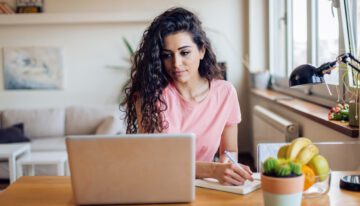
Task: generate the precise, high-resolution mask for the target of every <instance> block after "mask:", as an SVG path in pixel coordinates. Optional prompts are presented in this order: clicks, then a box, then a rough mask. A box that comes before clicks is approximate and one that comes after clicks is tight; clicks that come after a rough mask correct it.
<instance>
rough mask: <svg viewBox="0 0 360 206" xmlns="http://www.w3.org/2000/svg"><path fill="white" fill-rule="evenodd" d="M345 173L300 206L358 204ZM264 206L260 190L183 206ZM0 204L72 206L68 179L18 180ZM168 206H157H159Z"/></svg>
mask: <svg viewBox="0 0 360 206" xmlns="http://www.w3.org/2000/svg"><path fill="white" fill-rule="evenodd" d="M347 174H360V171H356V172H334V173H333V175H332V178H333V179H332V183H331V189H330V192H329V193H328V194H327V195H326V196H323V197H320V198H313V199H303V201H302V205H303V206H304V205H305V206H310V205H311V206H317V205H319V206H334V205H346V206H355V205H357V206H358V205H360V193H359V192H352V191H346V190H341V189H340V188H339V179H340V177H341V176H343V175H347ZM240 204H241V205H244V206H246V205H249V206H250V205H251V206H256V205H264V203H263V199H262V191H261V190H257V191H255V192H252V193H250V194H247V195H237V194H232V193H226V192H220V191H215V190H209V189H203V188H196V200H195V201H194V202H193V203H189V204H175V205H176V206H183V205H189V206H190V205H192V206H195V205H200V206H202V205H204V206H205V205H212V206H233V205H240ZM0 205H1V206H5V205H17V206H21V205H27V206H32V205H36V206H42V205H46V206H51V205H57V206H62V205H75V204H74V201H73V196H72V190H71V183H70V178H69V177H21V178H20V179H19V180H17V181H16V182H15V183H14V184H12V185H11V186H9V187H8V188H7V189H6V190H4V191H2V192H0ZM166 205H172V204H161V206H166Z"/></svg>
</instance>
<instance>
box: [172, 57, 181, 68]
mask: <svg viewBox="0 0 360 206" xmlns="http://www.w3.org/2000/svg"><path fill="white" fill-rule="evenodd" d="M181 64H182V59H181V56H180V55H174V59H173V65H174V67H175V68H177V67H179V66H181Z"/></svg>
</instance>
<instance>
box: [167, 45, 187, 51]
mask: <svg viewBox="0 0 360 206" xmlns="http://www.w3.org/2000/svg"><path fill="white" fill-rule="evenodd" d="M189 47H191V46H187V45H185V46H182V47H179V48H178V50H181V49H185V48H189ZM163 51H167V52H171V50H169V49H163Z"/></svg>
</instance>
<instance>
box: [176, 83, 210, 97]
mask: <svg viewBox="0 0 360 206" xmlns="http://www.w3.org/2000/svg"><path fill="white" fill-rule="evenodd" d="M174 85H175V88H176V90H177V91H178V92H179V93H180V94H181V96H183V97H184V99H186V100H187V101H190V102H201V101H202V100H203V99H204V98H205V97H206V96H207V94H208V92H209V90H210V83H209V81H208V80H207V79H205V78H200V79H199V80H198V81H193V82H188V83H180V82H174Z"/></svg>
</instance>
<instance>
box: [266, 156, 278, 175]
mask: <svg viewBox="0 0 360 206" xmlns="http://www.w3.org/2000/svg"><path fill="white" fill-rule="evenodd" d="M277 164H278V161H277V159H275V158H273V157H269V158H267V159H266V160H265V162H264V163H263V169H264V172H265V173H266V174H269V173H271V172H272V171H273V170H274V168H275V166H276V165H277Z"/></svg>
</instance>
